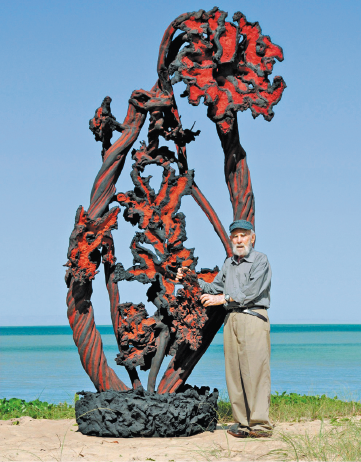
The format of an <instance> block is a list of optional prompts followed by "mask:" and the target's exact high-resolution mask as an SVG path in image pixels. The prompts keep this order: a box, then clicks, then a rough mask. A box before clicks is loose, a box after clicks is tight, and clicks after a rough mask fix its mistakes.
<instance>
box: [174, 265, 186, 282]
mask: <svg viewBox="0 0 361 462" xmlns="http://www.w3.org/2000/svg"><path fill="white" fill-rule="evenodd" d="M188 271H189V268H188V267H187V266H183V267H182V268H178V270H177V276H176V277H175V280H176V281H177V282H180V281H181V280H182V279H183V278H184V274H185V273H187V272H188Z"/></svg>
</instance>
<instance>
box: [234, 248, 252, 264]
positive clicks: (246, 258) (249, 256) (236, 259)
mask: <svg viewBox="0 0 361 462" xmlns="http://www.w3.org/2000/svg"><path fill="white" fill-rule="evenodd" d="M255 256H256V253H255V251H254V249H253V248H252V249H251V251H250V253H249V254H248V255H247V256H246V257H242V258H241V260H238V256H237V255H233V256H232V262H233V263H234V264H236V265H239V264H240V263H242V262H244V261H246V262H249V263H253V262H254V259H255Z"/></svg>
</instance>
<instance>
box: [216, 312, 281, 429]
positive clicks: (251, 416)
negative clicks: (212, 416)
mask: <svg viewBox="0 0 361 462" xmlns="http://www.w3.org/2000/svg"><path fill="white" fill-rule="evenodd" d="M255 311H257V312H258V313H260V314H262V315H263V316H264V317H266V318H268V315H267V311H266V310H262V309H261V310H255ZM223 332H224V357H225V365H226V381H227V388H228V395H229V399H230V401H231V405H232V412H233V418H234V420H235V422H238V424H239V428H240V429H241V430H244V431H248V430H268V431H269V430H272V425H271V423H270V422H269V416H268V414H269V405H270V398H271V373H270V352H271V346H270V323H269V322H265V321H263V320H262V319H259V318H257V317H256V316H251V315H250V314H244V313H229V314H227V316H226V319H225V321H224V331H223Z"/></svg>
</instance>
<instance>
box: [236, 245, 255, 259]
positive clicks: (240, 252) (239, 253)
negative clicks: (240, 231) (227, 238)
mask: <svg viewBox="0 0 361 462" xmlns="http://www.w3.org/2000/svg"><path fill="white" fill-rule="evenodd" d="M243 245H244V247H242V248H239V249H237V244H233V243H232V250H233V255H237V256H238V257H247V255H248V254H249V253H250V251H251V250H252V242H250V243H249V244H248V245H245V244H243Z"/></svg>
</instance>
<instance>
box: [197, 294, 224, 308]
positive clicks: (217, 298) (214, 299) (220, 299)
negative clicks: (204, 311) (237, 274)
mask: <svg viewBox="0 0 361 462" xmlns="http://www.w3.org/2000/svg"><path fill="white" fill-rule="evenodd" d="M201 302H202V304H203V306H216V305H224V304H225V303H226V300H225V298H224V294H220V295H211V294H203V295H201Z"/></svg>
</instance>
